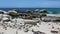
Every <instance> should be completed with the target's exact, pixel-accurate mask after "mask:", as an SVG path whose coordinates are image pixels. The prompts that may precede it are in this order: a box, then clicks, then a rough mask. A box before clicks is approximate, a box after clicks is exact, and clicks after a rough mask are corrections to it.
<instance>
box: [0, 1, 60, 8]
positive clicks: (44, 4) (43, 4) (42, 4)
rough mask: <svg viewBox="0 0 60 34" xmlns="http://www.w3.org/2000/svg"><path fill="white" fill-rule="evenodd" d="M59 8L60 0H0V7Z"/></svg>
mask: <svg viewBox="0 0 60 34" xmlns="http://www.w3.org/2000/svg"><path fill="white" fill-rule="evenodd" d="M12 7H15V8H16V7H19V8H60V0H0V8H12Z"/></svg>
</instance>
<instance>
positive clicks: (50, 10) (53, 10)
mask: <svg viewBox="0 0 60 34" xmlns="http://www.w3.org/2000/svg"><path fill="white" fill-rule="evenodd" d="M13 9H17V10H19V11H18V12H24V11H25V10H31V11H34V10H35V9H39V10H41V9H46V10H47V12H48V14H60V8H0V10H4V11H9V10H13Z"/></svg>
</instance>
